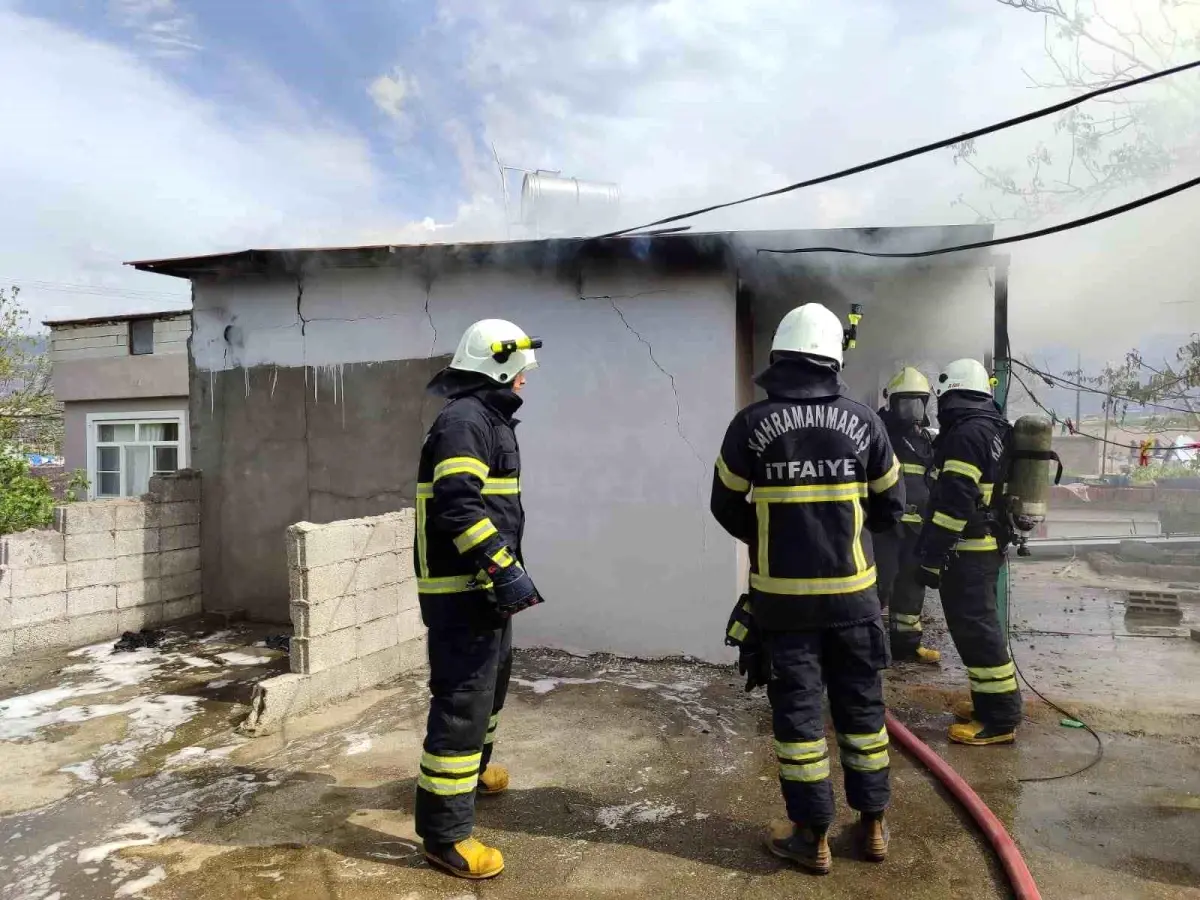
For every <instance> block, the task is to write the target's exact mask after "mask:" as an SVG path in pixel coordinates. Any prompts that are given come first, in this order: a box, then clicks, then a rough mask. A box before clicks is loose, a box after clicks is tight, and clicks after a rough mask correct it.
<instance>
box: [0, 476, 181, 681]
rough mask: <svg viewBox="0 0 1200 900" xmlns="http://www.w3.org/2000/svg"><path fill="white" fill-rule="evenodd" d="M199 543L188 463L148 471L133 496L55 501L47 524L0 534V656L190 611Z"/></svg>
mask: <svg viewBox="0 0 1200 900" xmlns="http://www.w3.org/2000/svg"><path fill="white" fill-rule="evenodd" d="M199 548H200V474H199V473H198V472H191V471H184V472H180V473H177V474H175V475H171V476H162V477H155V478H152V479H151V480H150V492H149V493H148V494H146V495H145V496H144V497H142V498H141V499H138V500H95V501H92V502H90V503H71V504H67V505H65V506H60V507H58V509H57V510H55V527H54V529H53V530H45V531H24V532H21V533H20V534H13V535H8V536H7V537H4V538H0V658H4V657H8V656H11V655H12V654H13V653H21V652H25V651H32V650H41V649H46V648H50V647H75V646H81V645H84V644H89V643H93V642H96V641H103V640H107V639H108V638H115V637H117V636H118V635H120V634H121V632H123V631H137V630H138V629H140V628H149V627H153V626H156V625H159V624H161V623H163V622H169V621H172V620H174V619H182V618H186V617H188V616H192V615H196V614H197V613H199V612H200V611H201V609H202V600H201V595H200V549H199Z"/></svg>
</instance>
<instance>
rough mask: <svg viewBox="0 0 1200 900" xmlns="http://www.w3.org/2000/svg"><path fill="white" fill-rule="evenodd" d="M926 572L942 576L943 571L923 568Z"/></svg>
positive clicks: (927, 567) (929, 567)
mask: <svg viewBox="0 0 1200 900" xmlns="http://www.w3.org/2000/svg"><path fill="white" fill-rule="evenodd" d="M921 568H922V569H924V570H925V571H926V572H932V573H933V574H934V575H941V574H942V571H941V569H935V568H934V567H933V566H921Z"/></svg>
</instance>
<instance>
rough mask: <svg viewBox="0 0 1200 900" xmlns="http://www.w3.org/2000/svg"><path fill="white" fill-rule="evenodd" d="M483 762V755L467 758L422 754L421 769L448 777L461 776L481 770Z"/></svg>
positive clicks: (473, 754) (469, 755)
mask: <svg viewBox="0 0 1200 900" xmlns="http://www.w3.org/2000/svg"><path fill="white" fill-rule="evenodd" d="M482 760H483V754H482V753H469V754H467V755H466V756H437V755H436V754H433V753H422V754H421V768H423V769H429V770H431V771H433V772H441V773H443V774H446V775H461V774H463V773H464V772H472V771H474V770H475V769H478V768H479V763H480V762H481V761H482Z"/></svg>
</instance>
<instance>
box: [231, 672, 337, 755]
mask: <svg viewBox="0 0 1200 900" xmlns="http://www.w3.org/2000/svg"><path fill="white" fill-rule="evenodd" d="M358 680H359V679H358V664H357V663H350V664H348V665H343V666H338V667H336V668H333V669H329V670H327V671H325V672H316V673H314V674H312V675H297V674H291V675H277V676H276V677H274V678H268V679H266V680H264V681H260V682H259V683H258V684H256V685H255V686H254V696H253V698H252V699H251V701H250V715H249V716H248V717H247V718H246V720H245V721H244V722H243V723H242V724H241V725H240V726H238V730H239V731H240V732H241V733H242V734H246V735H250V736H253V737H258V736H261V735H266V734H273V733H275V732H277V731H279V730H280V728H282V727H283V725H284V724H285V722H287V721H288V720H290V719H294V718H297V717H299V716H302V715H304V713H306V712H308V711H310V710H313V709H316V708H318V707H322V706H326V705H328V704H329V703H332V702H334V701H336V700H341V699H342V698H344V697H348V696H350V695H351V694H353V693H354V692H355V691H356V690H357V689H358Z"/></svg>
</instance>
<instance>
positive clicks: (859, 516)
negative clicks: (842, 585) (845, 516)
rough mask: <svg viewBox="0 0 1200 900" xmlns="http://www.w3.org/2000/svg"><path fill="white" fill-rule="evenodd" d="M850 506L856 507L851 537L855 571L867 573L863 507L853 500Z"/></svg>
mask: <svg viewBox="0 0 1200 900" xmlns="http://www.w3.org/2000/svg"><path fill="white" fill-rule="evenodd" d="M850 505H851V506H853V507H854V535H853V537H851V539H850V540H851V543H852V544H853V550H852V551H851V552H852V553H853V554H854V571H855V572H856V573H857V572H865V571H866V569H867V554H866V553H865V552H863V544H862V533H863V505H862V504H861V503H860V502H859V501H857V500H851V501H850Z"/></svg>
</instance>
